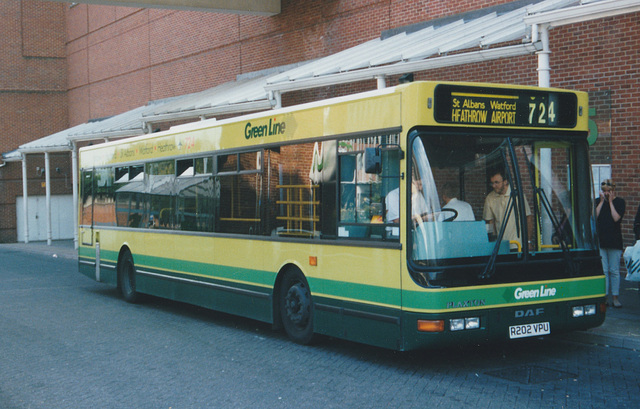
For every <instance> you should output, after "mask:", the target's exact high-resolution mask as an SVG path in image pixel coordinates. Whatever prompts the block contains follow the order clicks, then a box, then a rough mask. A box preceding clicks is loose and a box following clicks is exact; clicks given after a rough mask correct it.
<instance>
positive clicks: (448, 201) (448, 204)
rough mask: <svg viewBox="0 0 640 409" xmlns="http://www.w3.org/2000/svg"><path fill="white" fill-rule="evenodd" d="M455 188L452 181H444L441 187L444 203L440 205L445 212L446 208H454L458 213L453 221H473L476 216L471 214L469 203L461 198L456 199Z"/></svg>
mask: <svg viewBox="0 0 640 409" xmlns="http://www.w3.org/2000/svg"><path fill="white" fill-rule="evenodd" d="M456 192H457V189H456V188H455V187H454V186H453V184H452V183H449V182H447V183H445V184H444V185H443V186H442V189H441V195H442V201H443V202H444V203H445V204H444V205H443V206H442V210H443V211H445V212H446V210H447V209H453V210H455V211H456V212H457V213H458V215H457V216H456V218H455V219H453V221H455V222H473V221H475V220H476V217H475V216H474V214H473V209H472V208H471V205H470V204H469V203H467V202H465V201H463V200H458V198H457V197H456Z"/></svg>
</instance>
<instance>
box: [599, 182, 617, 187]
mask: <svg viewBox="0 0 640 409" xmlns="http://www.w3.org/2000/svg"><path fill="white" fill-rule="evenodd" d="M602 186H611V187H615V185H614V184H613V183H609V182H602Z"/></svg>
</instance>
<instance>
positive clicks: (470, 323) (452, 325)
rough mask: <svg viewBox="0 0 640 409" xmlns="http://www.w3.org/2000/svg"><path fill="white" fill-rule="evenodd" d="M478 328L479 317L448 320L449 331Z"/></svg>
mask: <svg viewBox="0 0 640 409" xmlns="http://www.w3.org/2000/svg"><path fill="white" fill-rule="evenodd" d="M478 328H480V317H469V318H453V319H450V320H449V329H450V330H451V331H462V330H464V329H478Z"/></svg>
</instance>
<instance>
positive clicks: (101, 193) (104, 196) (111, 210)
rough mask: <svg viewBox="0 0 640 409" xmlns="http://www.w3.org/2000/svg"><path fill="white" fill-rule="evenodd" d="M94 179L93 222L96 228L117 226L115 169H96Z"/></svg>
mask: <svg viewBox="0 0 640 409" xmlns="http://www.w3.org/2000/svg"><path fill="white" fill-rule="evenodd" d="M93 177H94V195H93V222H94V224H95V225H96V226H115V225H116V211H115V200H114V194H115V193H114V183H113V182H114V180H113V179H114V173H113V168H99V169H96V170H95V172H94V176H93Z"/></svg>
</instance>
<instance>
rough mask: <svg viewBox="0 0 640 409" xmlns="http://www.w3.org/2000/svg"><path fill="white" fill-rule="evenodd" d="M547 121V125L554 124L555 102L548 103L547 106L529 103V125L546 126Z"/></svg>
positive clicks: (541, 103) (539, 103) (540, 103)
mask: <svg viewBox="0 0 640 409" xmlns="http://www.w3.org/2000/svg"><path fill="white" fill-rule="evenodd" d="M547 121H549V123H548V124H549V125H552V124H554V123H555V122H556V108H555V101H550V102H549V103H548V104H545V103H544V102H530V103H529V124H530V125H546V124H547Z"/></svg>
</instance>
